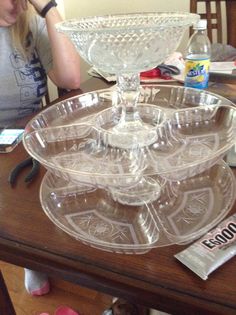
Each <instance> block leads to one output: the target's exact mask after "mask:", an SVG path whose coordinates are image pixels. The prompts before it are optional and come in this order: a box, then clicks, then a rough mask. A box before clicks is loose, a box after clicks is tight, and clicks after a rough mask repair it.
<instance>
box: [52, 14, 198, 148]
mask: <svg viewBox="0 0 236 315" xmlns="http://www.w3.org/2000/svg"><path fill="white" fill-rule="evenodd" d="M198 19H199V16H198V15H197V14H192V13H187V12H156V13H133V14H123V15H122V14H120V15H107V16H98V17H88V18H82V19H78V20H68V21H64V22H61V23H59V24H57V25H56V27H57V29H58V30H59V31H60V32H63V33H65V34H66V35H68V36H69V38H70V39H71V40H72V42H73V43H74V45H75V47H76V48H77V49H78V51H79V53H80V55H81V56H82V57H83V58H84V59H85V60H86V61H87V62H88V63H90V64H91V65H93V66H95V67H96V68H97V69H99V70H102V71H104V72H108V73H115V74H116V76H117V91H118V97H117V102H116V104H115V106H116V107H117V108H118V109H117V108H116V110H118V111H120V112H121V113H120V115H119V119H118V117H116V119H111V120H110V121H107V125H106V129H109V130H110V131H111V132H112V133H113V134H114V135H113V136H111V137H110V139H109V140H110V144H111V145H113V146H115V147H120V148H123V149H126V148H130V147H131V146H132V144H133V142H134V141H135V139H137V138H138V139H139V142H140V145H142V146H146V145H148V144H150V143H152V142H154V141H155V138H154V137H153V131H152V125H150V124H149V123H147V122H145V121H144V120H143V118H142V117H141V115H140V112H139V110H138V109H137V106H136V105H137V101H138V98H139V94H140V77H139V73H140V72H141V71H145V70H148V69H152V68H154V67H156V66H157V65H158V64H160V63H161V62H163V61H164V60H165V58H166V57H167V56H168V55H169V54H170V53H172V52H173V51H175V50H176V48H177V46H178V44H179V43H180V41H181V38H182V36H183V34H184V31H185V30H186V29H187V28H188V27H189V26H191V25H192V24H193V23H196V22H197V21H198ZM147 107H148V105H147ZM108 111H109V113H108V114H107V116H108V117H112V116H113V112H112V110H111V109H109V110H108ZM120 133H126V134H129V136H126V137H123V139H122V141H120V139H121V138H120V137H119V136H118V137H117V136H116V135H117V134H120Z"/></svg>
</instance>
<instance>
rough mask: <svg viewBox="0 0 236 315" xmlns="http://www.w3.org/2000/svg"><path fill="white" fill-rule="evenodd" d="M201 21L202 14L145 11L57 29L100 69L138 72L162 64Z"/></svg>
mask: <svg viewBox="0 0 236 315" xmlns="http://www.w3.org/2000/svg"><path fill="white" fill-rule="evenodd" d="M198 20H199V15H197V14H192V13H188V12H150V13H148V12H142V13H132V14H117V15H106V16H93V17H86V18H80V19H72V20H66V21H63V22H60V23H58V24H57V25H56V28H57V29H58V30H59V31H60V32H63V33H65V34H67V35H68V36H69V37H70V39H71V40H72V42H73V43H74V45H75V47H76V48H77V49H78V51H79V53H80V55H81V56H82V57H83V58H84V59H85V60H86V61H87V62H88V63H89V64H91V65H93V66H95V67H96V68H97V69H100V70H102V71H105V72H108V73H115V74H118V73H136V72H141V71H145V70H147V69H151V68H154V67H156V66H157V65H158V64H159V63H161V62H163V61H164V60H165V58H166V56H167V55H168V54H170V53H172V52H173V51H174V50H175V49H176V48H177V46H178V44H179V43H180V41H181V38H182V36H183V34H184V31H185V30H186V29H187V28H188V27H189V26H191V25H192V24H194V23H196V22H197V21H198Z"/></svg>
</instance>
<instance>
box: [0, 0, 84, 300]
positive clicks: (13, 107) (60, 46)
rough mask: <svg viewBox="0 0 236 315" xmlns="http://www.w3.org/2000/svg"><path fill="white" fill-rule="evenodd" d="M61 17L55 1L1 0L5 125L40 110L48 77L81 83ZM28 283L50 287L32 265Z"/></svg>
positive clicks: (0, 116)
mask: <svg viewBox="0 0 236 315" xmlns="http://www.w3.org/2000/svg"><path fill="white" fill-rule="evenodd" d="M40 14H41V16H40ZM60 21H62V18H61V16H60V14H59V12H58V11H57V8H56V2H55V1H54V0H52V1H49V0H30V1H28V0H0V126H7V125H11V126H12V125H14V123H15V122H16V123H17V120H18V119H21V118H23V117H26V116H28V115H32V113H34V112H36V111H37V110H39V109H40V107H41V101H42V97H43V96H44V95H45V93H46V91H47V76H48V77H49V78H50V79H51V80H52V82H54V83H55V85H57V86H58V87H62V88H65V89H76V88H78V87H79V84H80V64H79V55H78V53H77V52H76V50H75V48H74V46H73V44H72V43H71V42H70V40H69V39H68V38H67V37H66V36H65V35H64V34H62V33H59V32H57V30H56V28H55V24H56V23H58V22H60ZM25 286H26V289H27V291H28V292H29V293H31V294H33V295H42V294H45V293H47V292H48V291H49V282H48V279H47V276H46V275H44V274H41V273H37V272H34V271H31V270H27V269H25Z"/></svg>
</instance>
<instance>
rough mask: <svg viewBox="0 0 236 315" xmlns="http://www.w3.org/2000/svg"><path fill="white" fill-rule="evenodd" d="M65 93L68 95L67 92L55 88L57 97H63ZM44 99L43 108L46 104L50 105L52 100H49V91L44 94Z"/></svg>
mask: <svg viewBox="0 0 236 315" xmlns="http://www.w3.org/2000/svg"><path fill="white" fill-rule="evenodd" d="M66 93H68V91H67V90H65V89H62V88H57V94H58V97H60V96H63V95H65V94H66ZM44 99H45V104H44V106H46V105H48V104H50V103H51V101H52V100H51V99H50V95H49V91H48V92H47V93H46V95H45V96H44Z"/></svg>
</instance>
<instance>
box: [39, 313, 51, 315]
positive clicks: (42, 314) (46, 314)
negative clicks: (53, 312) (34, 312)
mask: <svg viewBox="0 0 236 315" xmlns="http://www.w3.org/2000/svg"><path fill="white" fill-rule="evenodd" d="M39 315H50V314H48V313H41V314H39Z"/></svg>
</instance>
